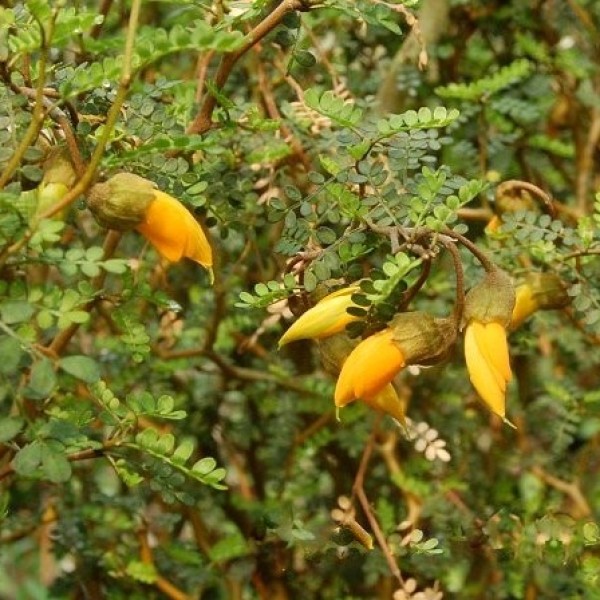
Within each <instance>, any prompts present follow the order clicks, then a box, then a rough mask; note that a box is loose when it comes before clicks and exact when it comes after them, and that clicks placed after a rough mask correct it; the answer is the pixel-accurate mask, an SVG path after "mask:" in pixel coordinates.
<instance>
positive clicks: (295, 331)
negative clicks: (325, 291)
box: [279, 286, 360, 347]
mask: <svg viewBox="0 0 600 600" xmlns="http://www.w3.org/2000/svg"><path fill="white" fill-rule="evenodd" d="M358 289H359V288H358V286H352V287H348V288H342V289H341V290H337V291H335V292H333V293H331V294H329V295H328V296H325V298H323V299H322V300H321V301H319V302H318V303H317V304H316V305H315V306H313V307H312V308H311V309H309V310H307V311H306V312H305V313H304V314H303V315H302V316H300V318H299V319H298V320H297V321H296V322H295V323H293V324H292V326H291V327H290V328H289V329H288V330H287V331H286V332H285V333H284V335H283V336H282V338H281V339H280V340H279V346H280V347H281V346H283V345H284V344H288V343H289V342H294V341H296V340H302V339H310V338H315V339H321V338H325V337H329V336H331V335H334V334H336V333H340V332H342V331H343V330H344V329H345V328H346V325H348V323H351V322H352V321H356V320H358V319H359V318H360V317H356V316H354V315H351V314H349V313H348V312H347V311H346V309H347V308H349V307H350V306H355V304H354V303H353V302H352V294H354V293H356V292H357V291H358Z"/></svg>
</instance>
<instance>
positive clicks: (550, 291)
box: [510, 273, 571, 329]
mask: <svg viewBox="0 0 600 600" xmlns="http://www.w3.org/2000/svg"><path fill="white" fill-rule="evenodd" d="M570 302H571V298H570V297H569V294H568V292H567V288H566V286H565V284H564V283H563V282H562V281H561V279H560V277H558V276H557V275H555V274H554V273H528V274H527V275H526V277H525V280H524V281H523V283H522V284H521V285H519V286H518V287H517V289H516V302H515V307H514V309H513V312H512V317H511V321H510V327H511V329H517V327H519V326H520V325H521V324H522V323H523V321H525V320H526V319H527V318H529V317H530V316H531V315H532V314H533V313H535V312H537V311H538V310H552V309H558V308H564V307H565V306H568V305H569V304H570Z"/></svg>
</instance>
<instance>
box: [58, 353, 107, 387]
mask: <svg viewBox="0 0 600 600" xmlns="http://www.w3.org/2000/svg"><path fill="white" fill-rule="evenodd" d="M58 366H59V367H60V368H61V369H62V370H63V371H65V373H68V374H69V375H72V376H73V377H76V378H77V379H81V381H85V382H86V383H95V382H96V381H98V380H99V379H100V368H99V367H98V363H97V362H96V361H95V360H94V359H92V358H89V357H87V356H81V355H76V356H66V357H65V358H61V359H60V361H59V363H58Z"/></svg>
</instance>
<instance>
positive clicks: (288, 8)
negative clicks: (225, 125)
mask: <svg viewBox="0 0 600 600" xmlns="http://www.w3.org/2000/svg"><path fill="white" fill-rule="evenodd" d="M294 10H308V5H307V3H306V2H305V1H303V0H283V2H282V3H281V4H279V5H278V6H277V7H276V8H275V10H274V11H273V12H272V13H270V14H269V15H267V17H265V19H263V20H262V21H261V22H260V23H259V24H258V25H257V26H256V27H254V29H252V31H250V32H249V33H248V34H247V35H246V36H245V38H244V41H243V43H242V45H241V46H240V48H238V49H237V50H236V51H235V52H230V53H228V54H225V55H223V57H222V59H221V63H220V64H219V68H218V70H217V74H216V76H215V86H216V87H217V89H221V88H222V87H223V86H224V85H225V83H226V82H227V79H229V75H230V74H231V71H232V69H233V67H234V65H235V63H236V62H237V61H238V60H239V59H240V58H241V57H242V56H243V55H244V54H246V52H248V50H250V48H252V46H254V45H255V44H257V43H258V42H260V40H262V39H263V38H264V37H265V36H266V35H267V34H268V33H270V32H271V31H272V30H273V29H275V27H277V26H278V25H279V24H280V23H281V21H282V20H283V18H284V17H285V15H287V14H288V13H289V12H292V11H294ZM216 106H217V99H216V98H215V96H214V95H213V94H208V95H207V96H206V98H205V100H204V103H203V104H202V107H201V108H200V111H199V112H198V114H197V115H196V117H195V118H194V120H193V121H192V123H191V124H190V126H189V127H188V130H187V132H188V133H197V134H202V133H205V132H206V131H208V130H209V129H210V128H211V126H212V114H213V111H214V110H215V108H216Z"/></svg>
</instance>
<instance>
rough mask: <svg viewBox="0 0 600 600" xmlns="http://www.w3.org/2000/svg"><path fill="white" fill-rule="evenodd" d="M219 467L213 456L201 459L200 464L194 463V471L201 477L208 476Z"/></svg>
mask: <svg viewBox="0 0 600 600" xmlns="http://www.w3.org/2000/svg"><path fill="white" fill-rule="evenodd" d="M216 466H217V461H216V460H215V459H214V458H212V456H206V457H205V458H201V459H200V460H199V461H198V462H196V463H194V465H193V467H192V471H194V472H195V473H198V474H199V475H207V474H208V473H210V472H211V471H214V469H215V467H216Z"/></svg>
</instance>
